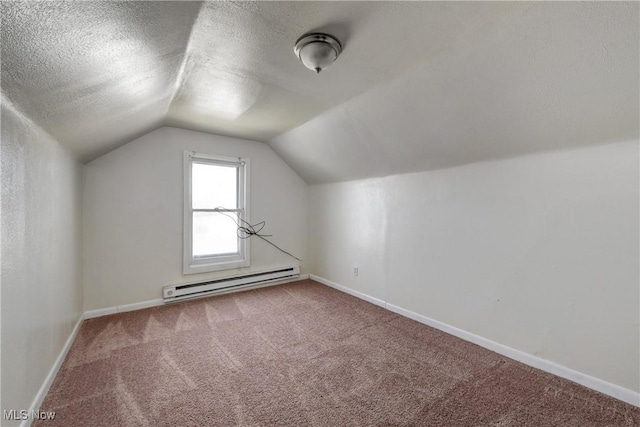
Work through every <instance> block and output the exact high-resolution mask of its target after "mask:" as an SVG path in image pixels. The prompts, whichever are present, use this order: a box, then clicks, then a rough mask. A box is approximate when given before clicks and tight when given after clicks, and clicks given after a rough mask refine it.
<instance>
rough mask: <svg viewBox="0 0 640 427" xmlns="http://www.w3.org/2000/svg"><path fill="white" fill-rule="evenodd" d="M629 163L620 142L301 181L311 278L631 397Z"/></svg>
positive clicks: (628, 150) (634, 213)
mask: <svg viewBox="0 0 640 427" xmlns="http://www.w3.org/2000/svg"><path fill="white" fill-rule="evenodd" d="M638 157H639V150H638V141H631V142H622V143H615V144H609V145H602V146H598V147H591V148H581V149H575V150H566V151H555V152H548V153H542V154H536V155H529V156H525V157H520V158H515V159H509V160H502V161H492V162H485V163H475V164H471V165H467V166H461V167H456V168H452V169H444V170H437V171H431V172H422V173H412V174H405V175H395V176H391V177H387V178H376V179H368V180H363V181H352V182H345V183H337V184H325V185H318V186H312V187H311V188H310V206H309V212H310V224H309V227H310V239H309V241H310V258H311V259H313V261H314V263H313V265H312V273H313V274H316V275H318V276H320V277H323V278H326V279H329V280H331V281H334V282H337V283H339V284H342V285H345V286H348V287H350V288H352V289H354V290H357V291H360V292H363V293H366V294H368V295H371V296H373V297H376V298H380V299H382V300H385V301H386V302H388V303H390V304H394V305H396V306H399V307H402V308H404V309H407V310H410V311H413V312H415V313H418V314H421V315H423V316H427V317H430V318H432V319H435V320H438V321H441V322H444V323H447V324H449V325H451V326H455V327H457V328H460V329H463V330H466V331H469V332H472V333H474V334H477V335H480V336H482V337H485V338H488V339H490V340H493V341H496V342H498V343H501V344H504V345H507V346H509V347H512V348H515V349H518V350H521V351H524V352H526V353H529V354H532V355H536V356H538V357H540V358H543V359H547V360H549V361H552V362H556V363H558V364H560V365H563V366H567V367H570V368H572V369H574V370H577V371H580V372H582V373H586V374H589V375H591V376H594V377H597V378H600V379H603V380H605V381H608V382H611V383H614V384H617V385H619V386H622V387H624V388H627V389H629V390H633V391H636V392H637V391H639V390H640V372H639V369H640V368H639V366H640V357H639V351H640V342H639V340H640V331H639V327H638V322H639V319H640V309H639V305H640V301H639V289H638V288H639V283H640V273H639V257H640V250H639V244H638V235H639V228H638V218H639V216H638V215H639V212H638V210H639V186H640V184H639V172H638V169H639V167H638V163H639V158H638ZM356 264H357V265H358V267H359V273H360V274H359V276H358V277H354V276H353V275H352V267H353V266H354V265H356Z"/></svg>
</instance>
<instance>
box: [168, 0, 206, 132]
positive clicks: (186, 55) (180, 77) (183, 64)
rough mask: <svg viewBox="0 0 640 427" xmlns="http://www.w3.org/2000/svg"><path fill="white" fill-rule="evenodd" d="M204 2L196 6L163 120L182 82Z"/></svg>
mask: <svg viewBox="0 0 640 427" xmlns="http://www.w3.org/2000/svg"><path fill="white" fill-rule="evenodd" d="M204 3H205V2H200V7H199V8H198V14H197V15H196V18H195V19H194V20H193V24H192V25H191V31H189V39H188V40H187V44H186V46H185V49H184V56H183V57H182V62H181V63H180V68H179V69H178V74H177V76H176V81H175V83H174V85H173V86H174V87H173V93H172V94H171V99H169V102H168V103H167V108H166V110H165V112H164V117H163V122H166V120H167V117H168V116H169V110H170V109H171V105H172V104H173V101H174V100H175V99H176V96H177V95H178V91H179V90H180V86H182V82H183V80H184V74H185V68H186V67H187V60H188V59H189V51H190V47H191V42H192V41H193V33H194V30H195V28H196V25H198V20H199V19H200V15H201V14H202V10H203V9H204Z"/></svg>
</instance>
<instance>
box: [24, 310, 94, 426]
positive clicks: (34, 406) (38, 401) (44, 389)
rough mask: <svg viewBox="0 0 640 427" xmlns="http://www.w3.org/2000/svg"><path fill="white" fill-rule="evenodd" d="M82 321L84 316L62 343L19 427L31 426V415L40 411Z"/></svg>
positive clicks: (81, 316)
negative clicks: (26, 415) (27, 414)
mask: <svg viewBox="0 0 640 427" xmlns="http://www.w3.org/2000/svg"><path fill="white" fill-rule="evenodd" d="M83 320H84V316H83V315H80V317H79V318H78V321H77V322H76V324H75V326H74V327H73V330H72V331H71V334H70V335H69V338H67V341H66V342H65V343H64V346H62V350H60V354H58V357H57V359H56V361H55V362H54V363H53V366H52V367H51V370H50V371H49V374H48V375H47V377H46V378H45V380H44V382H43V383H42V386H41V387H40V390H38V393H37V394H36V397H35V398H34V399H33V402H32V403H31V407H30V408H29V418H28V419H26V420H23V421H22V423H20V427H29V426H31V422H32V421H33V420H32V418H31V415H32V414H33V413H34V412H35V411H39V410H40V406H41V405H42V402H43V401H44V398H45V396H46V395H47V393H48V392H49V389H50V388H51V385H52V384H53V380H55V378H56V375H58V371H59V370H60V367H62V363H63V362H64V359H65V358H66V357H67V353H69V349H70V348H71V345H72V344H73V341H74V340H75V339H76V335H78V331H79V330H80V325H82V321H83Z"/></svg>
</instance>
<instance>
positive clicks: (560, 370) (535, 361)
mask: <svg viewBox="0 0 640 427" xmlns="http://www.w3.org/2000/svg"><path fill="white" fill-rule="evenodd" d="M311 279H312V280H315V281H317V282H320V283H322V284H324V285H327V286H330V287H332V288H334V289H337V290H339V291H342V292H345V293H347V294H349V295H353V296H355V297H357V298H361V299H363V300H365V301H368V302H371V303H372V304H376V305H378V306H381V307H384V308H386V309H387V310H389V311H392V312H394V313H397V314H399V315H401V316H404V317H407V318H409V319H412V320H415V321H417V322H420V323H423V324H425V325H427V326H431V327H432V328H435V329H438V330H441V331H443V332H446V333H448V334H450V335H453V336H455V337H458V338H461V339H463V340H465V341H469V342H472V343H474V344H476V345H479V346H480V347H484V348H486V349H488V350H491V351H493V352H496V353H498V354H501V355H503V356H505V357H508V358H510V359H513V360H516V361H518V362H521V363H524V364H525V365H529V366H531V367H533V368H536V369H540V370H541V371H545V372H548V373H550V374H553V375H557V376H559V377H561V378H564V379H567V380H569V381H573V382H574V383H577V384H580V385H582V386H585V387H587V388H590V389H592V390H595V391H598V392H600V393H602V394H606V395H607V396H611V397H613V398H615V399H618V400H621V401H623V402H626V403H628V404H630V405H633V406H637V407H640V393H638V392H635V391H633V390H629V389H626V388H624V387H621V386H619V385H616V384H613V383H610V382H607V381H604V380H602V379H600V378H596V377H593V376H591V375H587V374H584V373H582V372H579V371H576V370H574V369H571V368H568V367H566V366H562V365H559V364H557V363H554V362H551V361H549V360H546V359H541V358H540V357H537V356H534V355H532V354H529V353H525V352H523V351H520V350H516V349H514V348H511V347H508V346H506V345H503V344H500V343H497V342H495V341H492V340H490V339H488V338H484V337H481V336H480V335H476V334H473V333H471V332H468V331H465V330H463V329H459V328H456V327H454V326H451V325H448V324H446V323H443V322H440V321H438V320H435V319H431V318H429V317H427V316H423V315H421V314H418V313H414V312H413V311H410V310H406V309H404V308H402V307H398V306H396V305H393V304H389V303H387V302H384V301H382V300H379V299H377V298H373V297H370V296H369V295H366V294H363V293H362V292H358V291H354V290H353V289H350V288H347V287H346V286H343V285H339V284H337V283H334V282H331V281H330V280H327V279H324V278H322V277H318V276H315V275H313V274H312V275H311Z"/></svg>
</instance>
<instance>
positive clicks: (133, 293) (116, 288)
mask: <svg viewBox="0 0 640 427" xmlns="http://www.w3.org/2000/svg"><path fill="white" fill-rule="evenodd" d="M184 150H190V151H191V150H192V151H196V152H200V153H206V154H213V155H221V156H229V157H247V158H249V159H250V160H251V172H250V173H251V185H250V190H251V191H250V201H251V219H252V222H258V221H262V220H264V221H266V222H267V226H266V227H265V229H264V230H263V231H264V232H265V233H266V234H273V237H272V238H271V239H272V241H273V242H274V243H276V244H278V245H279V246H282V248H283V249H285V250H287V251H289V252H291V253H292V254H294V255H296V256H297V257H298V258H301V259H302V260H303V261H305V260H306V261H308V258H307V256H306V248H307V185H306V184H305V182H304V181H303V180H302V179H301V178H300V177H298V176H297V175H296V174H295V172H293V171H292V170H291V169H289V167H287V165H286V164H285V163H284V162H283V161H282V160H281V159H280V158H279V157H278V156H277V155H276V154H275V153H274V152H273V151H272V150H271V149H270V148H269V147H268V146H267V145H266V144H262V143H259V142H255V141H247V140H238V139H234V138H227V137H221V136H214V135H209V134H205V133H200V132H194V131H186V130H182V129H176V128H160V129H158V130H156V131H154V132H151V133H150V134H147V135H145V136H143V137H141V138H139V139H137V140H135V141H133V142H132V143H130V144H127V145H125V146H124V147H121V148H118V149H117V150H114V151H112V152H111V153H109V154H107V155H105V156H103V157H101V158H99V159H97V160H94V161H93V162H91V163H89V164H87V165H86V168H85V186H84V192H83V194H84V199H83V207H84V234H83V238H84V246H83V251H84V309H85V310H93V309H99V308H105V307H112V306H116V305H122V304H129V303H136V302H141V301H147V300H152V299H158V298H161V297H162V287H163V286H165V285H169V284H177V283H187V282H197V281H200V280H205V279H208V278H213V277H219V276H227V275H229V274H232V273H234V272H235V271H233V270H226V271H220V272H216V273H204V274H190V275H186V276H185V275H183V274H182V232H183V228H182V226H183V224H182V215H183V164H182V162H183V152H184ZM295 264H298V261H296V260H295V259H292V258H290V257H288V256H287V255H285V254H282V253H280V252H278V251H277V250H276V249H274V248H272V247H271V246H269V245H268V244H267V243H265V242H263V241H261V240H259V239H255V238H254V239H253V240H252V241H251V267H250V268H249V269H243V270H242V271H251V270H262V269H265V268H270V267H277V266H288V265H295ZM301 269H302V272H303V273H308V272H309V271H308V268H307V267H306V263H304V262H303V264H302V268H301Z"/></svg>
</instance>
